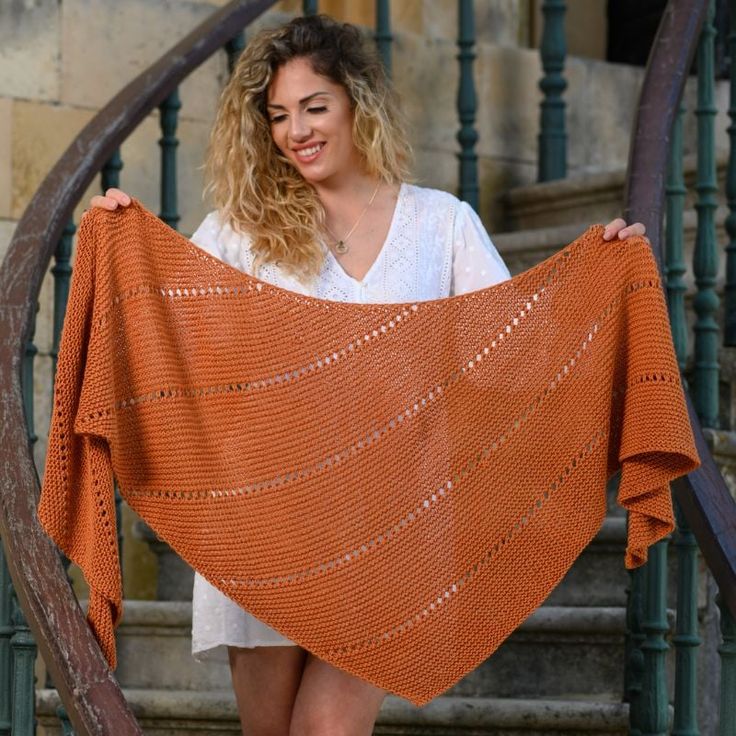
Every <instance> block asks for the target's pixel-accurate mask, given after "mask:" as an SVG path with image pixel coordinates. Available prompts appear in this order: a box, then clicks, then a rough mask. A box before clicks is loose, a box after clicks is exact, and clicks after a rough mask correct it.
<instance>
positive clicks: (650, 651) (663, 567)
mask: <svg viewBox="0 0 736 736" xmlns="http://www.w3.org/2000/svg"><path fill="white" fill-rule="evenodd" d="M668 544H669V539H668V538H665V539H662V540H661V541H659V542H657V543H656V544H655V545H653V546H652V547H650V548H649V560H648V562H647V563H646V573H645V580H646V594H645V596H644V602H645V605H644V619H643V621H642V629H643V630H644V633H645V634H646V637H645V639H644V641H643V642H642V644H641V651H642V654H643V656H644V672H643V675H642V694H641V701H642V702H641V710H640V715H641V719H642V720H641V730H642V733H644V734H646V735H647V736H655V735H656V736H666V734H667V730H668V728H669V713H668V702H669V698H668V695H667V675H666V669H665V667H666V655H667V650H668V649H669V646H668V645H667V642H666V641H665V638H664V637H665V634H666V633H667V632H668V630H669V626H668V624H667V547H668Z"/></svg>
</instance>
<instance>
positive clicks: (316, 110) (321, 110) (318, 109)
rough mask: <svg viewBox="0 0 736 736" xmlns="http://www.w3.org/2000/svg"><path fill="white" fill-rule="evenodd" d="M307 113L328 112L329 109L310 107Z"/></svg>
mask: <svg viewBox="0 0 736 736" xmlns="http://www.w3.org/2000/svg"><path fill="white" fill-rule="evenodd" d="M307 111H308V112H326V111H327V108H326V107H324V106H322V107H308V108H307Z"/></svg>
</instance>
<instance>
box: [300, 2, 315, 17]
mask: <svg viewBox="0 0 736 736" xmlns="http://www.w3.org/2000/svg"><path fill="white" fill-rule="evenodd" d="M317 6H318V3H317V0H302V12H303V13H304V15H316V14H317V12H318V7H317Z"/></svg>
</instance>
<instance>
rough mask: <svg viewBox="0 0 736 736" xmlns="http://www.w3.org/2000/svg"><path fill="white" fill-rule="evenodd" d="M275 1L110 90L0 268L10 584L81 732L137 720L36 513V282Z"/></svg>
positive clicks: (257, 0)
mask: <svg viewBox="0 0 736 736" xmlns="http://www.w3.org/2000/svg"><path fill="white" fill-rule="evenodd" d="M275 2H276V0H233V1H232V2H230V3H229V4H228V5H226V6H224V7H223V8H221V9H220V10H219V11H217V12H215V13H213V14H212V15H211V16H210V17H209V18H208V19H207V20H205V21H204V22H203V23H202V24H201V25H199V26H198V27H197V28H196V29H195V30H194V31H192V33H190V34H189V35H188V36H186V38H184V39H183V40H182V41H180V42H179V43H178V44H176V45H175V46H174V47H173V48H172V49H171V50H170V51H168V52H167V53H166V54H164V55H163V56H162V57H161V58H160V59H159V60H158V61H157V62H156V63H155V64H153V65H152V66H151V67H149V68H148V69H147V70H146V71H144V72H143V73H142V74H140V75H139V76H138V77H137V78H136V79H134V80H133V81H132V82H131V83H130V84H128V85H127V86H126V87H125V88H124V89H123V90H122V91H121V92H120V93H119V94H118V95H116V96H115V97H114V98H113V99H112V100H111V101H110V102H109V103H108V104H107V105H106V106H105V107H104V108H103V109H102V110H101V111H100V112H99V113H98V114H97V115H96V116H95V118H94V119H93V120H92V121H91V122H90V123H89V124H88V125H87V126H86V127H85V128H84V130H82V132H81V133H80V134H79V135H78V136H77V138H76V139H75V140H74V141H73V142H72V144H71V145H70V146H69V148H67V150H66V151H65V153H64V154H63V156H62V157H61V158H60V159H59V161H58V163H57V164H56V165H55V166H54V168H53V169H52V170H51V172H50V173H49V174H48V176H47V177H46V178H45V179H44V181H43V183H42V184H41V186H40V187H39V188H38V190H37V191H36V193H35V195H34V196H33V199H32V200H31V202H30V204H29V205H28V207H27V208H26V210H25V212H24V213H23V216H22V218H21V219H20V221H19V223H18V226H17V228H16V231H15V234H14V236H13V238H12V240H11V242H10V246H9V249H8V253H7V255H6V257H5V259H4V261H3V263H2V267H1V268H0V535H2V540H3V543H4V544H5V548H6V551H7V553H8V554H7V558H8V566H9V568H10V573H11V576H12V579H13V582H14V585H15V590H16V593H17V595H18V598H19V600H20V603H21V605H22V608H23V610H24V612H25V614H26V617H27V619H28V623H29V625H30V627H31V630H32V631H33V633H34V635H35V638H36V642H37V644H38V646H39V649H40V651H41V654H42V656H43V658H44V661H45V662H46V665H47V667H48V669H49V671H50V672H51V676H52V677H53V680H54V684H55V685H56V687H57V689H58V691H59V695H60V696H61V699H62V702H63V703H64V705H65V706H66V710H67V713H68V714H69V718H70V720H71V722H72V725H73V727H74V730H75V733H77V734H78V736H85V735H87V734H90V735H91V734H95V735H98V736H99V735H100V734H113V733H114V734H116V736H133V735H134V734H136V735H138V734H141V730H140V727H139V725H138V724H137V722H136V720H135V718H134V716H133V714H132V712H131V711H130V709H129V707H128V705H127V703H126V702H125V698H124V697H123V695H122V692H121V691H120V687H119V685H118V683H117V681H116V680H115V676H114V675H113V673H112V672H111V671H110V669H109V667H108V666H107V663H106V662H105V659H104V657H103V656H102V652H101V651H100V648H99V646H98V645H97V642H96V641H95V639H94V637H93V635H92V632H91V631H90V629H89V627H88V625H87V623H86V621H85V618H84V616H83V614H82V611H81V609H80V607H79V604H78V602H77V600H76V597H75V596H74V593H73V591H72V589H71V587H70V586H69V584H68V582H67V579H66V575H65V572H64V569H63V567H62V565H61V562H60V560H59V555H58V551H57V549H56V547H55V546H54V545H53V544H52V542H51V541H50V540H49V538H48V537H47V536H46V534H45V532H44V531H43V530H42V529H41V527H40V525H39V523H38V521H37V518H36V503H37V500H38V495H39V491H40V486H39V479H38V475H37V473H36V468H35V465H34V462H33V455H32V451H31V447H30V446H29V442H28V437H27V423H26V420H25V416H24V409H23V400H22V395H21V367H22V359H23V353H24V349H25V345H26V342H27V341H28V339H29V338H30V334H31V329H32V319H33V315H34V311H35V306H36V303H37V300H38V295H39V291H40V287H41V282H42V280H43V276H44V274H45V273H46V270H47V269H48V266H49V262H50V260H51V256H52V253H53V250H54V248H55V245H56V243H57V242H58V240H59V237H60V236H61V233H62V230H63V228H64V226H65V224H66V223H67V222H68V220H69V219H70V217H71V216H72V213H73V211H74V207H75V205H76V204H77V202H78V201H79V200H80V198H81V197H82V195H83V194H84V192H85V190H86V188H87V186H89V184H90V183H91V181H92V180H93V178H94V177H95V176H96V175H97V173H98V172H99V171H100V169H101V168H102V166H103V165H104V163H105V162H106V161H107V160H108V158H109V157H110V156H111V154H112V153H113V151H114V150H115V149H116V148H117V147H118V146H119V145H120V144H121V143H122V142H123V141H124V140H125V138H126V137H127V136H128V135H129V134H130V133H131V132H132V131H133V130H134V129H135V127H136V126H137V125H138V124H139V123H140V122H141V121H142V120H143V118H144V117H145V116H146V115H148V113H149V112H151V110H154V109H155V108H156V107H157V105H158V104H159V103H161V102H162V101H163V100H164V99H165V98H166V97H167V96H168V95H169V94H170V93H171V92H172V91H173V90H174V89H175V88H176V87H177V86H178V85H179V84H180V83H181V81H182V80H183V79H184V78H185V77H186V76H187V75H188V74H189V73H190V72H191V71H192V70H194V69H195V68H196V67H198V66H199V65H200V64H201V63H202V62H203V61H205V60H206V59H207V58H209V57H210V56H211V55H212V54H213V53H215V52H216V51H217V50H218V49H221V48H222V47H223V45H224V44H225V43H226V42H227V41H228V40H230V39H231V38H232V37H233V36H234V35H235V34H236V33H238V32H239V31H240V30H241V29H242V28H244V27H245V26H246V25H248V24H249V23H250V22H251V21H253V20H254V19H255V18H257V17H258V16H259V15H261V14H262V13H263V12H264V11H265V10H267V9H268V8H269V7H271V6H272V5H274V4H275Z"/></svg>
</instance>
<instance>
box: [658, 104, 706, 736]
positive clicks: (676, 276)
mask: <svg viewBox="0 0 736 736" xmlns="http://www.w3.org/2000/svg"><path fill="white" fill-rule="evenodd" d="M684 114H685V107H684V105H680V108H679V110H678V112H677V116H676V117H675V122H674V125H673V127H672V145H671V149H670V159H669V165H668V169H667V222H666V231H665V238H666V256H665V274H666V277H667V304H668V308H669V314H670V324H671V326H672V339H673V342H674V345H675V352H676V354H677V362H678V364H679V366H680V371H681V372H682V371H684V370H685V363H686V360H687V320H686V317H685V289H686V287H685V281H684V279H683V276H684V274H685V270H686V268H685V260H684V257H683V223H682V215H683V210H684V205H685V195H686V194H687V188H686V187H685V178H684V175H683V165H682V125H683V118H684ZM673 503H674V507H675V518H676V521H677V532H676V535H675V539H674V547H675V549H676V550H677V626H676V630H675V634H674V636H673V637H672V643H673V645H674V647H675V652H676V655H675V703H674V705H675V718H674V724H673V730H672V734H673V736H697V734H698V714H697V661H696V656H697V651H698V649H697V647H698V645H699V644H700V639H699V637H698V599H697V590H698V568H697V554H698V545H697V543H696V541H695V537H694V536H693V533H692V532H691V530H690V527H689V526H688V524H687V520H686V519H685V517H684V516H683V514H682V510H681V509H680V507H679V505H678V504H677V501H676V500H673Z"/></svg>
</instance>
